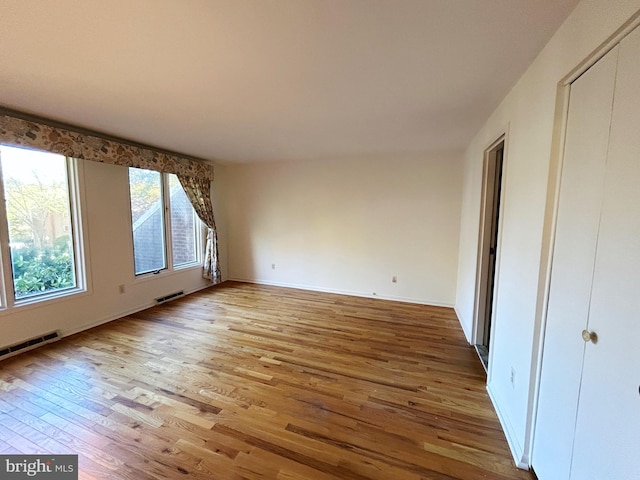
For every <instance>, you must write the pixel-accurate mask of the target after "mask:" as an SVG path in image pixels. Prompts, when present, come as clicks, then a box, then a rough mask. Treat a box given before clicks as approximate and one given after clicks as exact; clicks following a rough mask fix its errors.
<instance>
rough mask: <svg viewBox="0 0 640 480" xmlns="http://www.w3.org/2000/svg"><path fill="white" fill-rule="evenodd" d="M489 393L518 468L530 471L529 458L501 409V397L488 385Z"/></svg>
mask: <svg viewBox="0 0 640 480" xmlns="http://www.w3.org/2000/svg"><path fill="white" fill-rule="evenodd" d="M487 392H488V393H489V398H490V399H491V403H492V404H493V408H494V409H495V411H496V414H497V415H498V420H499V421H500V425H501V426H502V431H503V432H504V435H505V437H507V444H508V445H509V450H511V456H512V457H513V461H514V463H515V464H516V467H518V468H520V469H522V470H529V468H530V464H529V456H528V455H527V454H525V452H524V449H523V448H522V445H521V444H520V442H519V441H518V437H517V435H516V433H515V430H514V428H513V425H512V424H511V422H510V421H509V417H508V416H506V415H505V414H504V411H503V409H502V408H501V407H500V405H501V402H500V401H499V396H498V395H497V394H496V392H495V391H494V390H493V389H492V388H491V386H490V385H487Z"/></svg>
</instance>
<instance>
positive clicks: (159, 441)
mask: <svg viewBox="0 0 640 480" xmlns="http://www.w3.org/2000/svg"><path fill="white" fill-rule="evenodd" d="M484 383H485V374H484V371H483V368H482V366H481V364H480V361H479V360H478V357H477V356H476V353H475V351H474V350H473V348H472V347H470V346H469V345H468V344H467V343H466V341H465V339H464V336H463V334H462V331H461V329H460V326H459V323H458V321H457V319H456V317H455V314H454V312H453V310H451V309H448V308H439V307H428V306H421V305H413V304H405V303H395V302H388V301H383V300H370V299H363V298H355V297H347V296H340V295H331V294H324V293H316V292H308V291H302V290H292V289H284V288H278V287H266V286H257V285H249V284H242V283H231V282H227V283H225V284H223V285H221V286H218V287H214V288H211V289H208V290H205V291H202V292H199V293H196V294H194V295H191V296H189V297H186V298H183V299H179V300H176V301H174V302H171V303H167V304H164V305H161V306H158V307H155V308H152V309H149V310H145V311H143V312H140V313H137V314H135V315H131V316H129V317H125V318H123V319H120V320H117V321H114V322H111V323H109V324H106V325H103V326H101V327H98V328H94V329H92V330H89V331H86V332H83V333H80V334H77V335H74V336H72V337H69V338H66V339H63V340H62V341H60V342H57V343H54V344H51V345H48V346H45V347H42V348H40V349H38V350H35V351H32V352H28V353H25V354H23V355H20V356H18V357H14V358H11V359H8V360H6V361H3V362H0V453H58V454H61V453H74V454H79V464H80V478H87V479H91V478H100V479H102V478H106V479H136V480H140V479H147V478H149V479H166V478H194V479H225V480H226V479H279V480H294V479H318V480H324V479H327V480H328V479H341V480H345V479H353V480H356V479H384V480H389V479H398V480H402V479H430V480H445V479H446V480H452V479H458V480H463V479H464V480H472V479H473V480H475V479H491V480H506V479H532V478H533V476H532V475H531V474H529V473H528V472H524V471H521V470H518V469H516V468H515V467H514V466H513V464H512V460H511V457H510V455H509V452H508V448H507V444H506V441H505V438H504V435H503V433H502V431H501V429H500V426H499V424H498V420H497V418H496V415H495V413H494V411H493V409H492V407H491V405H490V402H489V399H488V397H487V394H486V391H485V386H484Z"/></svg>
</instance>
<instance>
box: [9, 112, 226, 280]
mask: <svg viewBox="0 0 640 480" xmlns="http://www.w3.org/2000/svg"><path fill="white" fill-rule="evenodd" d="M0 143H2V144H5V145H11V146H15V147H26V148H33V149H37V150H45V151H48V152H52V153H58V154H60V155H64V156H66V157H72V158H79V159H82V160H92V161H95V162H102V163H110V164H114V165H122V166H125V167H138V168H145V169H148V170H155V171H158V172H162V173H173V174H175V175H177V176H178V178H179V180H180V183H181V184H182V187H183V188H184V190H185V192H186V193H187V196H188V197H189V200H190V201H191V203H192V204H193V208H194V209H195V211H196V213H197V214H198V216H199V217H200V219H201V220H202V221H203V222H204V223H205V225H206V226H207V230H208V231H207V245H206V249H205V255H204V263H203V277H204V278H207V279H209V280H211V281H212V282H213V283H214V284H216V283H220V282H221V281H222V276H221V274H220V264H219V260H218V236H217V233H216V223H215V220H214V218H213V206H212V204H211V193H210V189H211V182H212V181H213V167H212V166H211V165H209V164H207V163H205V162H203V161H202V160H196V159H193V158H190V157H186V156H183V155H179V154H176V153H172V152H166V151H162V150H158V149H155V148H151V147H147V146H144V145H138V144H135V143H132V142H127V141H126V140H121V139H117V138H111V137H108V136H105V135H101V134H99V133H96V132H91V131H87V130H84V129H81V128H77V127H73V126H70V125H64V124H59V123H56V122H52V121H48V120H44V119H40V118H37V117H32V116H30V115H25V114H22V113H20V112H15V111H13V110H7V109H2V108H0Z"/></svg>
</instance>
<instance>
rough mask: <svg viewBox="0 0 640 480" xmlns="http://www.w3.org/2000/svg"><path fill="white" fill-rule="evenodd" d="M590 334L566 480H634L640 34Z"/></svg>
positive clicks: (617, 140) (639, 33) (638, 432)
mask: <svg viewBox="0 0 640 480" xmlns="http://www.w3.org/2000/svg"><path fill="white" fill-rule="evenodd" d="M588 328H589V330H590V331H593V332H595V333H596V334H597V335H598V341H597V343H591V342H590V343H587V344H586V349H585V357H584V366H583V375H582V385H581V391H580V400H579V406H578V419H577V424H576V432H575V444H574V453H573V462H572V469H571V479H572V480H603V479H606V480H638V479H640V391H639V386H640V29H636V31H634V32H633V33H632V34H630V35H629V36H628V37H626V38H625V39H624V40H623V41H622V42H621V44H620V51H619V60H618V75H617V81H616V89H615V101H614V107H613V116H612V121H611V133H610V147H609V155H608V161H607V168H606V183H605V193H604V203H603V207H602V218H601V224H600V233H599V236H598V245H597V253H596V259H595V272H594V281H593V290H592V295H591V308H590V312H589V324H588ZM578 335H579V332H576V333H575V334H574V336H578Z"/></svg>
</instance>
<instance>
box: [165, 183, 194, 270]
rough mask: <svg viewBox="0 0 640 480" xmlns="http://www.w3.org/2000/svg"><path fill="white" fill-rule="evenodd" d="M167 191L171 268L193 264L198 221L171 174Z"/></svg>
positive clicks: (185, 195)
mask: <svg viewBox="0 0 640 480" xmlns="http://www.w3.org/2000/svg"><path fill="white" fill-rule="evenodd" d="M169 190H170V198H169V205H170V206H171V242H172V249H173V266H180V265H185V264H188V263H195V262H197V261H198V250H197V238H198V237H197V235H198V232H199V226H200V220H199V219H198V217H197V216H196V213H195V211H194V210H193V206H192V205H191V202H190V201H189V198H188V197H187V194H186V193H184V190H183V189H182V185H180V181H179V180H178V177H177V176H175V175H173V174H170V175H169Z"/></svg>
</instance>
